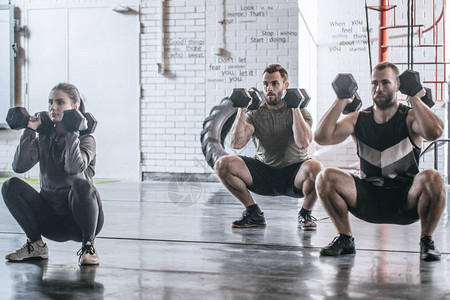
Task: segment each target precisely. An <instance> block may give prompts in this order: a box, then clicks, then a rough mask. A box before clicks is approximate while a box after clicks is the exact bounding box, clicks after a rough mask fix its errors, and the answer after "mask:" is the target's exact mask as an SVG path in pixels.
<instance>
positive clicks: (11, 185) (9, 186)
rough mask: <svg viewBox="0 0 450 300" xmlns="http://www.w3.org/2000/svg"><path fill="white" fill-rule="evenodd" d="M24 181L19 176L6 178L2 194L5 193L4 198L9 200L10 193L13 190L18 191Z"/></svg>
mask: <svg viewBox="0 0 450 300" xmlns="http://www.w3.org/2000/svg"><path fill="white" fill-rule="evenodd" d="M22 183H23V181H22V180H20V179H19V178H17V177H11V178H9V179H8V180H6V181H5V182H4V183H3V185H2V195H3V200H4V201H5V202H7V201H8V199H9V198H10V197H9V196H8V195H9V194H10V192H11V191H18V190H19V189H20V185H21V184H22Z"/></svg>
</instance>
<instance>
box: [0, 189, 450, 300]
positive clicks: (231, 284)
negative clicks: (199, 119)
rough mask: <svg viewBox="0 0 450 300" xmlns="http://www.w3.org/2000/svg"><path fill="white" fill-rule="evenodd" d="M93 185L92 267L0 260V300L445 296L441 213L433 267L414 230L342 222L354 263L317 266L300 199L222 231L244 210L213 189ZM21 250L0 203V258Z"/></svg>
mask: <svg viewBox="0 0 450 300" xmlns="http://www.w3.org/2000/svg"><path fill="white" fill-rule="evenodd" d="M36 187H37V186H36ZM97 187H98V189H99V191H100V194H101V195H102V198H103V205H104V210H105V216H106V222H105V226H104V227H103V230H102V232H101V233H100V235H99V236H98V237H97V239H96V247H97V250H98V252H99V255H100V266H98V267H95V266H94V267H83V268H80V267H78V265H77V259H78V257H77V256H76V252H77V250H78V249H79V248H80V245H79V244H77V243H74V242H66V243H55V242H52V241H48V240H47V243H48V245H49V250H50V258H49V259H48V260H37V261H30V262H27V263H9V262H6V261H4V262H2V263H0V299H450V255H449V254H450V228H449V226H450V225H449V224H448V223H447V218H446V216H444V217H443V218H442V219H441V222H440V223H439V225H438V228H437V230H436V232H435V235H434V239H435V241H436V244H437V246H438V248H439V249H440V250H441V252H442V253H443V255H442V260H441V261H438V262H421V261H420V259H419V246H418V242H419V238H418V235H419V224H418V223H415V224H413V225H409V226H398V225H373V224H368V223H365V222H362V221H360V220H358V219H355V218H353V217H351V224H352V228H353V234H354V236H355V241H356V247H357V252H356V254H355V255H346V256H342V257H339V258H333V257H319V249H320V247H322V246H325V245H327V244H328V243H329V242H330V241H331V240H332V239H333V237H334V236H335V234H336V232H335V229H334V227H333V225H332V223H331V222H330V220H329V219H327V218H326V214H325V212H324V210H323V208H322V207H321V206H320V204H319V203H318V204H317V205H316V208H315V210H314V213H313V214H314V215H315V216H316V217H317V218H318V219H320V221H319V222H318V230H317V232H302V231H300V230H299V229H297V227H296V225H297V224H296V219H297V210H298V209H299V207H300V206H301V200H300V201H299V200H297V199H291V198H287V197H275V198H271V197H261V196H255V198H256V200H257V202H258V203H259V204H260V206H261V207H262V209H263V211H264V212H265V215H266V220H267V227H266V228H253V229H232V228H231V222H232V221H233V220H235V219H236V218H238V217H239V216H240V214H241V212H242V210H243V208H242V206H241V205H240V204H239V203H238V202H237V201H236V200H234V198H233V197H232V196H231V195H230V194H229V193H228V192H227V191H226V190H225V189H224V188H223V187H222V186H221V184H219V183H199V182H190V183H183V182H143V183H122V182H119V183H107V184H100V185H97ZM24 241H25V235H24V234H23V233H22V231H21V229H20V227H19V226H18V225H17V224H16V223H15V221H14V220H13V218H12V217H11V216H10V215H9V212H8V210H7V208H6V207H5V205H4V203H3V201H0V254H1V255H2V256H3V255H4V254H6V253H8V252H9V251H11V250H14V249H16V248H19V247H20V246H21V245H22V244H23V243H24Z"/></svg>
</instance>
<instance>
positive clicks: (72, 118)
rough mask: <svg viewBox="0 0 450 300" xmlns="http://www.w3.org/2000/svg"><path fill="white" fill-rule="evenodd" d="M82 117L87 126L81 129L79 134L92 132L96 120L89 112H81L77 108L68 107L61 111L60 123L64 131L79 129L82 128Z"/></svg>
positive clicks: (95, 125)
mask: <svg viewBox="0 0 450 300" xmlns="http://www.w3.org/2000/svg"><path fill="white" fill-rule="evenodd" d="M84 119H86V120H87V122H88V128H87V129H85V130H81V131H80V134H86V133H94V131H95V128H96V127H97V120H96V119H95V118H94V116H93V115H92V114H91V113H84V114H83V113H81V112H80V111H79V110H78V109H69V110H65V111H64V112H63V115H62V117H61V124H62V125H63V127H64V129H65V130H66V131H70V132H73V131H79V130H80V129H81V128H83V124H84Z"/></svg>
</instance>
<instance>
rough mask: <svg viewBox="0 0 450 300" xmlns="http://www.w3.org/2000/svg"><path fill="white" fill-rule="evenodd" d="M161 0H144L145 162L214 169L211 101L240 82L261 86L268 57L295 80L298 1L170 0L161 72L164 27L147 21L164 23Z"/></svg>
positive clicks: (158, 167)
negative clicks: (203, 135) (207, 151)
mask: <svg viewBox="0 0 450 300" xmlns="http://www.w3.org/2000/svg"><path fill="white" fill-rule="evenodd" d="M159 2H160V1H156V0H153V1H143V2H142V8H143V10H142V13H143V15H142V17H141V22H142V23H143V26H144V34H143V36H142V40H143V47H142V69H143V70H145V71H143V73H142V82H143V83H144V85H143V88H144V98H143V99H142V107H143V111H142V144H143V149H142V151H143V154H144V155H143V157H144V161H143V168H142V170H143V172H144V173H153V172H155V173H159V172H180V173H211V172H212V170H211V169H210V167H209V166H208V165H207V164H206V162H205V160H204V157H203V154H202V152H201V147H200V132H201V130H202V124H203V121H204V119H205V118H206V116H207V115H208V114H209V111H210V109H211V108H212V107H213V106H214V105H217V104H218V103H219V102H220V101H221V100H222V99H223V98H224V97H226V96H228V95H229V94H231V91H232V89H233V88H235V87H244V88H250V87H257V88H261V87H262V84H261V78H262V71H263V70H264V68H265V67H266V66H267V65H268V64H270V63H280V64H282V65H283V66H285V67H286V68H287V69H288V72H289V76H290V81H291V82H292V83H293V86H297V84H296V83H297V65H298V59H297V44H298V37H297V27H298V17H297V11H298V9H297V2H296V1H293V0H290V1H268V0H264V1H247V4H245V2H243V1H229V0H227V1H226V5H225V6H223V5H222V4H221V1H215V2H213V1H194V2H189V1H165V5H166V8H165V15H164V17H165V19H166V21H165V37H166V38H165V43H164V44H165V51H166V54H165V56H166V60H165V63H166V68H167V74H164V75H160V74H157V72H156V70H157V69H156V63H157V62H158V59H159V55H160V54H159V51H160V47H159V45H160V40H159V38H160V35H159V33H158V32H157V30H156V31H155V30H152V29H151V28H148V27H155V26H156V27H157V26H158V24H159V23H158V22H159V21H160V20H159V16H160V14H159V13H160V12H159V8H158V6H159ZM147 10H148V13H149V14H150V15H147ZM152 15H153V16H152ZM224 16H225V20H224ZM219 21H224V22H222V23H225V24H226V25H222V24H221V23H219ZM155 23H156V24H155ZM290 34H292V35H290ZM216 48H223V49H224V55H222V56H217V55H215V54H214V49H216ZM155 103H156V104H157V106H154V104H155ZM227 150H229V151H231V149H229V148H227Z"/></svg>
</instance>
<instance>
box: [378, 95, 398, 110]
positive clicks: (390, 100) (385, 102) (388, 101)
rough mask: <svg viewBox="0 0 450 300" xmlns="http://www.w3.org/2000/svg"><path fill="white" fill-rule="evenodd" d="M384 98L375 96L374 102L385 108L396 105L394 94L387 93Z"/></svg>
mask: <svg viewBox="0 0 450 300" xmlns="http://www.w3.org/2000/svg"><path fill="white" fill-rule="evenodd" d="M383 98H384V99H383ZM383 98H377V97H373V102H374V103H375V104H376V106H377V107H378V108H380V109H382V110H384V109H388V108H390V107H392V106H393V105H395V101H394V95H392V94H390V95H386V96H384V97H383Z"/></svg>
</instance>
